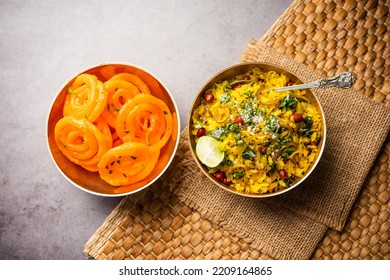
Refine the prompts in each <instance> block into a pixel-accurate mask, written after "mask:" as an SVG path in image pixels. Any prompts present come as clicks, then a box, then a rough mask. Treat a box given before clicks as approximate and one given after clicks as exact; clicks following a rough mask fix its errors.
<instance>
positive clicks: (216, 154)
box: [196, 136, 225, 168]
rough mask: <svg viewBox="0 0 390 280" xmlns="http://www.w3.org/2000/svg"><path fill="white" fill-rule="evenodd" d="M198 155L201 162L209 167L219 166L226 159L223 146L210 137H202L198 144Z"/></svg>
mask: <svg viewBox="0 0 390 280" xmlns="http://www.w3.org/2000/svg"><path fill="white" fill-rule="evenodd" d="M196 155H197V156H198V158H199V160H200V161H201V162H202V163H203V164H204V165H206V166H208V167H211V168H213V167H216V166H218V165H219V164H220V163H221V162H222V161H223V158H224V157H225V153H224V152H223V151H221V144H220V142H218V140H216V139H214V138H213V137H210V136H202V137H200V138H199V140H198V143H196Z"/></svg>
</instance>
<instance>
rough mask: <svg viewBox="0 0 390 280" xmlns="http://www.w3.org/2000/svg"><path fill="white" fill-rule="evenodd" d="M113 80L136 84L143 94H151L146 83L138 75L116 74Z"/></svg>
mask: <svg viewBox="0 0 390 280" xmlns="http://www.w3.org/2000/svg"><path fill="white" fill-rule="evenodd" d="M111 79H112V80H122V81H127V82H129V83H132V84H134V85H135V86H136V87H137V88H138V89H139V91H140V92H141V93H146V94H151V92H150V89H149V87H148V85H147V84H145V82H144V81H143V80H142V79H141V78H140V77H138V76H137V75H134V74H130V73H120V74H116V75H115V76H113V77H112V78H111Z"/></svg>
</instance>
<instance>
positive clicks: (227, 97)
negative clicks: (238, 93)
mask: <svg viewBox="0 0 390 280" xmlns="http://www.w3.org/2000/svg"><path fill="white" fill-rule="evenodd" d="M230 97H231V95H230V94H229V93H224V94H222V96H221V98H220V99H219V103H221V104H226V103H227V102H228V101H229V100H230Z"/></svg>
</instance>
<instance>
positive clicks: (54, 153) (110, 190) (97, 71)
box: [46, 63, 180, 197]
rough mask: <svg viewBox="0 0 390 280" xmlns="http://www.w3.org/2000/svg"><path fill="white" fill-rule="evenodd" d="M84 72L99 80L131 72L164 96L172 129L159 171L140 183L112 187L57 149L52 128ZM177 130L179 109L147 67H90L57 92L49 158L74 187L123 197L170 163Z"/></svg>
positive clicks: (48, 135)
mask: <svg viewBox="0 0 390 280" xmlns="http://www.w3.org/2000/svg"><path fill="white" fill-rule="evenodd" d="M83 73H87V74H92V75H95V76H97V77H98V79H100V80H101V81H102V82H104V81H106V80H108V79H109V78H110V77H112V76H113V75H115V74H118V73H132V74H135V75H138V76H139V77H141V78H142V79H143V80H144V82H145V83H146V84H147V85H148V86H149V88H150V90H151V92H152V94H153V95H155V96H156V97H158V98H160V99H164V101H165V102H166V103H167V105H168V107H169V109H170V110H171V112H172V117H173V123H174V125H173V132H172V136H171V138H170V139H169V141H168V143H167V144H166V145H165V146H164V147H163V149H164V153H161V155H160V158H159V163H160V164H159V163H158V164H159V167H158V168H159V169H158V170H159V172H158V171H157V172H155V174H156V173H157V175H155V176H154V177H152V178H148V180H144V181H143V182H142V183H140V184H133V185H131V186H120V187H114V186H111V185H109V184H108V183H106V182H105V181H103V180H102V179H101V178H100V177H99V173H98V172H90V171H87V170H85V169H84V168H82V167H81V166H79V165H76V164H74V163H72V162H71V161H69V160H68V159H67V158H66V157H65V156H64V155H63V154H62V153H61V152H60V150H59V149H58V148H57V146H56V143H55V140H54V128H55V125H56V123H57V122H58V120H60V119H61V118H62V117H63V113H62V112H63V106H64V101H65V98H66V94H67V90H68V87H69V86H70V85H71V84H72V83H73V81H74V80H75V79H76V77H77V76H79V75H80V74H83ZM179 131H180V120H179V111H178V109H177V105H176V103H175V100H174V98H173V96H172V94H171V93H170V92H169V90H168V89H167V87H166V86H164V85H163V83H162V82H161V81H160V80H159V79H158V78H156V76H154V75H153V74H151V73H150V72H148V71H147V70H145V69H143V68H140V67H138V66H135V65H131V64H123V63H106V64H100V65H97V66H93V67H90V68H88V69H85V70H84V71H81V72H79V73H77V74H76V75H74V76H73V77H72V78H71V79H69V81H67V82H66V83H65V84H64V85H63V86H62V87H61V88H60V89H59V91H58V92H57V94H56V95H55V98H54V100H53V102H52V105H51V107H50V110H49V114H48V117H47V127H46V141H47V145H48V149H49V153H50V155H51V158H52V159H53V161H54V164H55V166H56V167H57V169H58V171H59V172H60V173H61V174H62V175H63V176H64V177H65V178H66V179H67V180H68V181H69V182H70V183H71V184H72V185H74V186H76V187H78V188H79V189H81V190H83V191H86V192H88V193H91V194H95V195H100V196H108V197H114V196H125V195H128V194H132V193H135V192H138V191H140V190H142V189H144V188H146V187H148V186H149V185H151V184H152V183H153V182H155V181H156V180H157V179H158V178H159V177H160V176H161V175H162V174H163V173H164V172H165V170H166V169H167V168H168V166H169V164H170V163H171V161H172V159H173V157H174V155H175V153H176V150H177V147H178V145H179V137H178V132H179Z"/></svg>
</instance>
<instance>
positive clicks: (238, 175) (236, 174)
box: [233, 171, 245, 180]
mask: <svg viewBox="0 0 390 280" xmlns="http://www.w3.org/2000/svg"><path fill="white" fill-rule="evenodd" d="M244 175H245V173H244V171H236V172H234V173H233V178H234V179H236V180H239V179H241V178H242V177H244Z"/></svg>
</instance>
